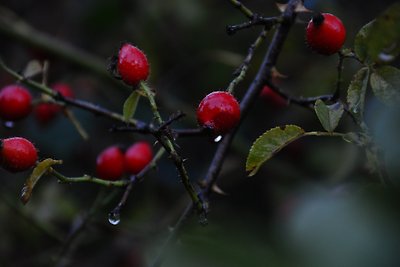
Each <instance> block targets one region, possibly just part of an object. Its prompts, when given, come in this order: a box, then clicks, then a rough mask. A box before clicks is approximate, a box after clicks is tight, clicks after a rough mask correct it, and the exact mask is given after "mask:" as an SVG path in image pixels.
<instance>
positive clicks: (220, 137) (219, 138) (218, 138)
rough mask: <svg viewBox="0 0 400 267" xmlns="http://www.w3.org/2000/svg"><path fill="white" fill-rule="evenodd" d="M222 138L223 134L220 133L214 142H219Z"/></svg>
mask: <svg viewBox="0 0 400 267" xmlns="http://www.w3.org/2000/svg"><path fill="white" fill-rule="evenodd" d="M221 140H222V135H218V136H217V137H215V139H214V142H215V143H218V142H220V141H221Z"/></svg>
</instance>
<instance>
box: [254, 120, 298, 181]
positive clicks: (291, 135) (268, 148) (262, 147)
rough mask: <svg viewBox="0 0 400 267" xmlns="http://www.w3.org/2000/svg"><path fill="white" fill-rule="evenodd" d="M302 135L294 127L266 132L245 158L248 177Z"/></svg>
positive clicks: (289, 126)
mask: <svg viewBox="0 0 400 267" xmlns="http://www.w3.org/2000/svg"><path fill="white" fill-rule="evenodd" d="M303 134H304V130H303V129H302V128H300V127H298V126H296V125H286V126H284V127H276V128H272V129H271V130H268V131H266V132H265V133H264V134H263V135H261V136H260V137H259V138H258V139H257V140H256V141H255V142H254V144H253V145H252V147H251V149H250V152H249V155H248V156H247V161H246V171H249V172H250V174H249V176H253V175H255V174H256V173H257V171H258V169H259V168H260V167H261V165H262V164H263V163H264V162H266V161H267V160H269V159H270V158H271V157H272V156H273V155H274V154H275V153H277V152H279V151H280V150H281V149H282V148H284V147H285V146H286V145H287V144H289V143H290V142H292V141H294V140H296V139H297V138H299V137H301V136H302V135H303Z"/></svg>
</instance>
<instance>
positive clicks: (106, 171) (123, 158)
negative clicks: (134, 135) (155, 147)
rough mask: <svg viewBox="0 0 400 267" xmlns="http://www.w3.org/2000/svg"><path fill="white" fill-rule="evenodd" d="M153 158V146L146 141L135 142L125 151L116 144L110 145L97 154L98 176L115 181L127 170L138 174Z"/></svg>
mask: <svg viewBox="0 0 400 267" xmlns="http://www.w3.org/2000/svg"><path fill="white" fill-rule="evenodd" d="M152 159H153V151H152V148H151V146H150V145H149V143H147V142H145V141H141V142H137V143H134V144H133V145H131V146H130V147H129V148H128V149H127V150H126V151H125V153H124V152H123V151H122V149H121V148H120V147H118V146H116V145H114V146H110V147H107V148H106V149H104V150H103V151H102V152H101V153H100V154H99V155H98V156H97V160H96V172H97V176H98V177H99V178H101V179H104V180H110V181H115V180H118V179H120V178H121V177H122V175H123V174H124V173H125V172H127V173H129V174H138V173H139V172H140V171H141V170H143V168H145V167H146V166H147V165H148V164H149V163H150V161H151V160H152Z"/></svg>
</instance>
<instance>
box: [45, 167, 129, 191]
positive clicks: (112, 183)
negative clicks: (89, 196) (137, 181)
mask: <svg viewBox="0 0 400 267" xmlns="http://www.w3.org/2000/svg"><path fill="white" fill-rule="evenodd" d="M47 173H48V174H50V175H53V176H54V177H56V178H57V179H58V180H59V181H60V182H61V183H95V184H99V185H103V186H107V187H111V186H117V187H123V186H126V185H128V184H129V181H128V180H118V181H107V180H103V179H100V178H96V177H93V176H89V175H83V176H80V177H67V176H64V175H63V174H61V173H59V172H58V171H56V170H55V169H53V168H49V170H48V171H47Z"/></svg>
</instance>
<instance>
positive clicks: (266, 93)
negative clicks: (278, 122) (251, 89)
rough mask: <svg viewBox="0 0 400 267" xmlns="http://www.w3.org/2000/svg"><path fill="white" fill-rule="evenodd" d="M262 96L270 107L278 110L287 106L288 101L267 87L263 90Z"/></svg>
mask: <svg viewBox="0 0 400 267" xmlns="http://www.w3.org/2000/svg"><path fill="white" fill-rule="evenodd" d="M260 96H261V98H262V99H263V100H264V101H265V102H266V103H267V104H268V105H271V106H272V107H274V108H277V109H278V108H283V107H285V106H287V101H286V100H285V99H284V98H283V97H281V96H280V95H279V94H278V93H276V92H274V91H273V90H272V89H271V88H270V87H269V86H267V85H266V86H264V88H263V89H262V91H261V94H260Z"/></svg>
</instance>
